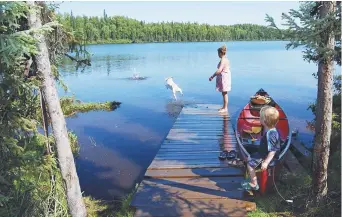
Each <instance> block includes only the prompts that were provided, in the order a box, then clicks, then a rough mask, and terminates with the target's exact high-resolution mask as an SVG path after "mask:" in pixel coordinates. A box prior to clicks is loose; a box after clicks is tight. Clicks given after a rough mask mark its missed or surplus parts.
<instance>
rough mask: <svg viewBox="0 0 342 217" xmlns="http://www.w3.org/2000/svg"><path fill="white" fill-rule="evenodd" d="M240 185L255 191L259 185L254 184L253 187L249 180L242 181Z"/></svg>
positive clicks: (247, 189)
mask: <svg viewBox="0 0 342 217" xmlns="http://www.w3.org/2000/svg"><path fill="white" fill-rule="evenodd" d="M241 186H242V188H243V189H244V190H246V191H250V190H253V191H257V190H259V185H258V184H256V186H254V187H253V186H251V183H250V182H249V180H244V181H242V182H241Z"/></svg>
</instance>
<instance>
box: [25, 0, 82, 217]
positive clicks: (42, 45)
mask: <svg viewBox="0 0 342 217" xmlns="http://www.w3.org/2000/svg"><path fill="white" fill-rule="evenodd" d="M27 4H28V5H29V6H30V8H31V9H32V11H30V12H29V14H28V23H29V26H30V28H38V29H39V28H40V27H41V26H42V21H41V10H40V9H37V5H36V3H35V2H27ZM33 36H34V38H35V39H37V40H38V42H37V47H38V54H37V55H36V58H35V61H36V65H37V75H38V76H39V77H40V78H41V79H42V93H43V97H44V99H45V100H46V104H47V107H48V112H49V116H50V119H51V126H52V131H53V134H54V137H55V140H56V149H57V157H58V162H59V166H60V168H61V173H62V177H63V180H64V182H65V187H66V193H67V201H68V207H69V210H70V213H71V215H72V216H73V217H85V216H86V208H85V205H84V202H83V199H82V193H81V188H80V185H79V180H78V176H77V173H76V167H75V163H74V157H73V155H72V152H71V148H70V143H69V139H68V133H67V129H66V123H65V119H64V116H63V112H62V109H61V105H60V102H59V97H58V93H57V89H56V86H55V80H54V77H53V75H52V73H51V65H50V60H49V53H48V48H47V45H46V41H45V37H44V35H43V34H41V33H37V32H36V33H33Z"/></svg>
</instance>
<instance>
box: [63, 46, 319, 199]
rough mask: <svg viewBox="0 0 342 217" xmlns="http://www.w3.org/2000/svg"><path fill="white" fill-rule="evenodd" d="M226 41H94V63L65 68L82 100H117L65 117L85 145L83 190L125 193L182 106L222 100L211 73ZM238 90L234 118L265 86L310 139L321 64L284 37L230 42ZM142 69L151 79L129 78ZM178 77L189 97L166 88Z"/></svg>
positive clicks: (99, 194)
mask: <svg viewBox="0 0 342 217" xmlns="http://www.w3.org/2000/svg"><path fill="white" fill-rule="evenodd" d="M222 44H223V43H219V42H210V43H209V42H207V43H151V44H120V45H119V44H113V45H112V44H111V45H91V46H88V49H89V51H90V52H91V53H92V54H93V56H92V58H91V60H92V66H89V67H86V68H85V69H84V70H83V71H81V70H78V71H75V69H74V67H72V66H71V65H64V66H62V67H61V72H62V73H61V74H62V79H63V81H64V82H65V83H66V84H67V86H68V87H69V92H68V93H64V91H62V89H60V90H59V92H60V95H71V94H75V96H76V98H77V99H80V100H81V101H83V102H92V101H95V102H102V101H113V100H115V101H119V102H122V105H121V106H120V108H119V109H117V110H115V111H113V112H106V111H97V112H89V113H84V114H78V115H77V117H75V118H69V119H67V127H68V129H70V130H72V131H74V132H75V133H76V134H77V135H78V137H79V142H80V144H81V151H80V156H79V157H78V159H77V162H76V163H77V171H78V175H79V179H80V183H81V188H82V191H85V194H86V195H92V196H94V197H96V198H102V199H113V198H117V197H120V196H123V195H125V194H127V193H129V192H131V190H132V189H133V188H134V186H135V184H136V183H137V182H139V181H140V180H141V179H142V177H143V175H144V173H145V170H146V168H147V167H148V166H149V164H150V163H151V161H152V160H153V158H154V156H155V154H156V153H157V151H158V149H159V146H160V144H161V142H162V141H163V139H164V138H165V136H166V135H167V134H168V131H169V130H170V128H171V127H172V125H173V122H174V120H175V116H176V114H177V113H176V112H177V110H179V105H181V104H189V103H190V104H191V103H216V104H220V103H222V97H221V95H220V93H218V92H216V91H215V81H212V82H209V81H208V78H209V76H210V75H212V74H213V73H214V71H215V70H216V66H217V63H218V61H219V59H218V57H217V48H218V47H220V46H221V45H222ZM226 45H227V48H228V51H227V56H228V58H229V60H230V62H231V72H232V91H231V92H230V93H229V112H230V114H231V116H232V118H233V120H234V118H236V116H237V114H238V112H239V111H240V110H241V109H242V108H243V106H244V105H245V104H246V103H247V102H248V100H249V97H250V96H251V95H253V94H254V93H255V92H256V91H257V90H258V89H260V88H263V89H264V90H266V91H267V92H268V93H269V94H270V95H271V96H272V97H273V98H274V99H275V100H276V101H277V102H278V103H279V104H280V105H281V106H282V108H283V109H284V110H285V112H286V113H287V115H288V118H289V120H290V127H291V128H292V129H294V128H297V129H298V130H299V137H300V139H301V140H303V141H306V142H307V143H308V144H310V142H311V141H312V139H313V134H312V133H311V132H310V131H308V130H307V129H306V121H310V120H312V119H313V115H312V113H311V111H308V110H307V108H308V106H309V104H310V103H312V102H314V101H315V98H316V84H317V80H316V79H315V78H314V77H313V76H312V73H314V72H317V66H316V65H315V64H309V63H307V62H304V61H303V59H302V52H301V50H299V49H296V50H289V51H287V50H286V49H285V45H286V42H281V41H277V42H227V43H226ZM134 68H135V70H136V72H139V73H140V76H147V77H148V78H147V79H146V80H129V79H126V78H128V77H131V76H132V75H133V73H134ZM169 76H172V77H173V79H174V81H175V82H176V83H177V84H178V85H179V86H180V87H181V88H182V90H183V92H184V96H183V97H182V96H179V101H178V102H177V103H175V102H174V101H173V98H172V93H171V91H170V90H167V89H166V87H165V78H166V77H169Z"/></svg>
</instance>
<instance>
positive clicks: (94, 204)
mask: <svg viewBox="0 0 342 217" xmlns="http://www.w3.org/2000/svg"><path fill="white" fill-rule="evenodd" d="M134 193H135V190H134V191H133V192H132V193H130V194H129V195H127V196H126V197H125V198H123V199H122V200H117V201H102V200H96V199H94V198H91V197H84V203H85V205H86V208H87V213H88V216H89V217H133V216H134V212H135V210H134V208H132V207H131V206H130V203H131V201H132V198H133V195H134Z"/></svg>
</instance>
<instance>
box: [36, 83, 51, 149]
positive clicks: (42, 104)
mask: <svg viewBox="0 0 342 217" xmlns="http://www.w3.org/2000/svg"><path fill="white" fill-rule="evenodd" d="M39 96H40V107H41V109H42V120H43V123H42V124H43V129H44V134H45V137H46V153H47V154H51V147H50V143H49V123H48V121H49V120H48V117H47V111H46V104H45V99H44V97H43V91H42V89H41V88H40V89H39Z"/></svg>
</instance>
